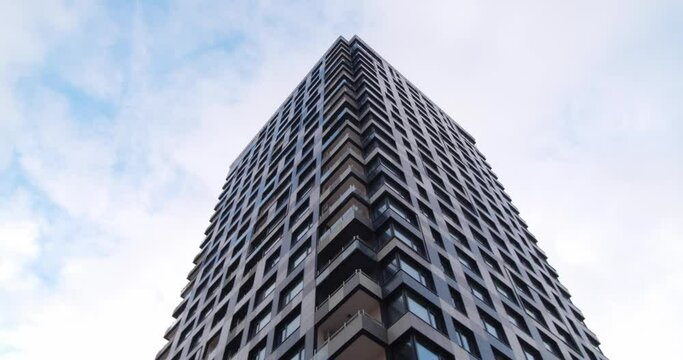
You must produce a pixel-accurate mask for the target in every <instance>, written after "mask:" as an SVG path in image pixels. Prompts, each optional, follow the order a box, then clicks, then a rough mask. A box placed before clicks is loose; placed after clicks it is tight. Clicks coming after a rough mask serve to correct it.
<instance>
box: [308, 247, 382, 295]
mask: <svg viewBox="0 0 683 360" xmlns="http://www.w3.org/2000/svg"><path fill="white" fill-rule="evenodd" d="M318 258H320V257H318ZM319 264H322V265H321V266H320V268H319V270H318V272H317V277H316V295H317V297H318V301H317V303H318V304H320V303H322V302H323V301H325V299H327V298H328V297H329V296H332V294H333V293H334V292H335V291H337V290H338V289H339V286H340V284H344V283H345V282H346V281H348V279H349V278H351V277H352V276H353V275H354V274H355V273H356V272H358V271H361V272H363V273H364V274H368V275H366V276H368V277H370V278H373V276H372V275H374V274H377V273H378V269H379V265H378V263H377V256H376V253H375V250H374V249H373V248H372V247H371V246H370V245H368V244H367V243H365V242H364V241H363V240H361V239H359V238H356V239H355V240H353V241H351V242H350V243H349V244H347V246H345V247H344V248H342V250H341V251H339V253H337V254H336V255H335V256H334V257H333V258H332V259H331V260H329V261H328V262H322V261H321V262H319Z"/></svg>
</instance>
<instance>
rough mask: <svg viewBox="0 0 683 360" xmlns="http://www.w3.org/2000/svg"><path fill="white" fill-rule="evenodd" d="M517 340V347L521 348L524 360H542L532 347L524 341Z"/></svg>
mask: <svg viewBox="0 0 683 360" xmlns="http://www.w3.org/2000/svg"><path fill="white" fill-rule="evenodd" d="M517 340H519V345H520V346H521V347H522V352H523V353H524V358H525V359H526V360H543V358H542V357H541V353H539V352H538V350H536V349H534V348H533V346H531V345H529V344H528V343H527V342H526V341H524V340H522V339H520V338H519V337H518V338H517Z"/></svg>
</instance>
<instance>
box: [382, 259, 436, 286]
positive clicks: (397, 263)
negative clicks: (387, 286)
mask: <svg viewBox="0 0 683 360" xmlns="http://www.w3.org/2000/svg"><path fill="white" fill-rule="evenodd" d="M406 258H408V256H406V255H402V254H397V255H396V256H395V257H394V258H393V259H392V260H391V262H389V263H388V264H387V266H386V268H385V276H384V277H385V280H389V279H390V278H392V277H393V276H394V275H396V273H397V272H398V271H400V270H402V271H403V272H405V273H406V274H408V275H410V277H412V278H413V279H415V280H417V281H418V282H419V283H420V284H422V285H424V286H425V287H426V288H428V289H430V290H431V289H433V288H434V285H433V283H432V278H431V276H430V275H429V274H428V272H427V271H426V270H424V269H423V268H422V267H420V266H419V265H416V264H414V263H413V262H412V261H411V260H408V259H406Z"/></svg>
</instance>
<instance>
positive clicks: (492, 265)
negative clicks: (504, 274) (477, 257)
mask: <svg viewBox="0 0 683 360" xmlns="http://www.w3.org/2000/svg"><path fill="white" fill-rule="evenodd" d="M479 253H481V257H482V259H484V262H485V263H486V265H488V266H489V267H490V268H491V269H493V270H495V271H496V272H498V273H501V270H500V265H498V262H497V261H496V260H495V259H494V258H493V257H491V256H490V255H489V254H487V253H486V252H484V250H481V249H480V250H479Z"/></svg>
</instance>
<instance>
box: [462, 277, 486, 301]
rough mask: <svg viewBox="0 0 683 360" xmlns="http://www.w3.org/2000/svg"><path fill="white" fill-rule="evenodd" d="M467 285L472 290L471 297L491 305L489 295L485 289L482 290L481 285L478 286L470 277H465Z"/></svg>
mask: <svg viewBox="0 0 683 360" xmlns="http://www.w3.org/2000/svg"><path fill="white" fill-rule="evenodd" d="M466 278H467V283H468V284H469V285H470V289H472V295H474V297H476V298H477V299H479V300H481V301H483V302H485V303H486V304H489V305H491V304H492V302H491V296H490V295H489V293H488V291H486V288H484V287H483V286H482V285H481V284H479V283H478V282H477V281H476V280H474V279H472V278H471V277H469V276H467V277H466Z"/></svg>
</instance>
